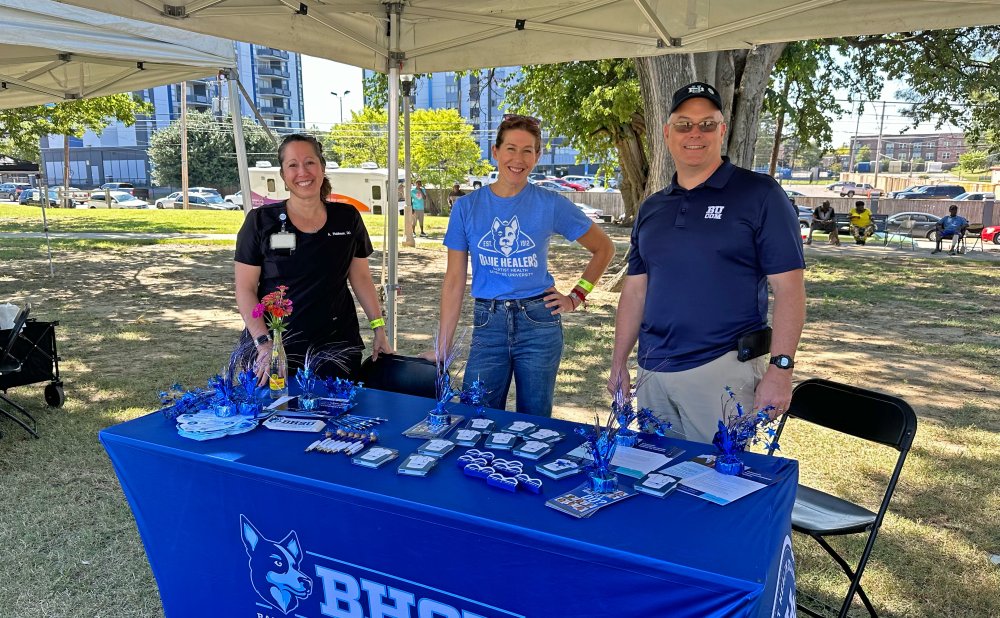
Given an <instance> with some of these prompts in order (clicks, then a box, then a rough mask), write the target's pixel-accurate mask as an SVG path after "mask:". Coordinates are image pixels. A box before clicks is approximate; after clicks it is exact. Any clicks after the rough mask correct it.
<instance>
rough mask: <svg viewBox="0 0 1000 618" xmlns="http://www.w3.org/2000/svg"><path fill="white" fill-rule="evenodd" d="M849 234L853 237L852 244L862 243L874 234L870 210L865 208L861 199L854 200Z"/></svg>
mask: <svg viewBox="0 0 1000 618" xmlns="http://www.w3.org/2000/svg"><path fill="white" fill-rule="evenodd" d="M850 229H851V236H853V237H854V244H857V245H863V244H865V241H866V240H868V239H869V238H870V237H871V236H872V235H873V234H875V224H874V223H873V222H872V211H870V210H868V209H867V208H865V203H864V201H863V200H858V201H856V202H854V210H852V211H851V228H850Z"/></svg>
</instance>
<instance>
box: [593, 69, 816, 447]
mask: <svg viewBox="0 0 1000 618" xmlns="http://www.w3.org/2000/svg"><path fill="white" fill-rule="evenodd" d="M663 135H664V138H665V140H666V142H667V148H668V150H669V151H670V155H671V157H673V160H674V163H675V164H676V167H677V173H676V174H675V175H674V178H673V181H672V182H671V184H670V186H668V187H667V188H666V189H664V190H662V191H659V192H658V193H655V194H653V195H651V196H650V197H649V198H648V199H647V200H646V201H645V202H643V204H642V206H641V207H640V208H639V215H638V217H637V218H636V222H635V227H634V228H633V230H632V247H631V252H630V253H629V263H628V277H627V278H626V280H625V286H624V288H623V290H622V294H621V298H620V300H619V302H618V316H617V319H616V324H615V347H614V353H613V356H612V369H611V378H610V379H609V381H608V389H609V390H611V391H612V392H614V390H615V389H616V388H617V387H619V386H621V387H622V388H624V389H626V390H627V389H628V388H629V385H630V379H631V378H630V376H629V371H628V366H627V365H628V357H629V355H630V354H631V353H632V348H633V347H634V346H635V343H636V341H637V340H638V342H639V352H638V361H639V373H638V376H637V378H636V382H637V384H638V398H639V403H640V404H641V405H642V406H644V407H648V408H651V409H652V410H653V411H654V412H656V413H657V415H659V416H660V417H661V418H663V419H665V420H668V421H670V422H671V423H673V427H674V429H675V430H676V431H677V432H679V433H681V434H682V435H683V436H684V437H685V438H687V439H688V440H694V441H697V442H711V441H712V437H713V436H714V435H715V432H716V430H717V423H718V421H719V419H720V418H721V417H722V405H721V402H722V396H723V394H724V389H725V387H726V386H729V387H731V388H732V389H733V391H734V392H735V393H736V398H737V399H738V400H739V401H740V402H741V403H743V405H744V407H749V406H750V404H751V403H752V404H753V407H754V409H755V410H756V409H762V408H764V407H765V406H768V405H772V406H774V408H775V412H774V413H773V414H781V413H783V412H784V411H785V410H786V409H787V408H788V404H789V402H790V401H791V398H792V367H793V366H794V356H795V349H796V347H797V346H798V342H799V336H800V335H801V333H802V324H803V322H804V320H805V286H804V283H803V269H804V268H805V261H804V260H803V257H802V239H801V236H800V232H799V223H798V218H797V216H796V214H795V212H794V209H793V208H790V207H789V205H788V198H787V197H786V196H785V193H784V191H782V189H781V187H780V186H779V185H778V184H777V183H776V182H775V181H774V179H772V178H770V177H769V176H766V175H763V174H756V173H754V172H751V171H749V170H745V169H742V168H739V167H736V166H735V165H733V164H732V163H730V162H729V160H728V158H725V157H723V156H722V145H723V141H724V139H725V135H726V124H725V119H724V117H723V114H722V100H721V98H720V97H719V94H718V92H717V91H716V89H715V88H714V87H713V86H711V85H709V84H705V83H700V82H697V83H693V84H690V85H688V86H685V87H683V88H681V89H680V90H678V91H677V92H676V93H674V98H673V105H672V106H671V108H670V116H669V118H668V121H667V126H665V127H664V128H663ZM768 284H770V286H771V289H772V290H773V291H774V318H773V329H774V332H773V336H772V337H771V343H770V347H769V348H768V347H767V346H766V344H765V345H762V346H758V347H759V348H760V349H758V350H756V352H755V353H756V354H759V356H757V357H756V358H751V359H749V360H746V361H745V362H741V361H740V360H738V358H737V356H738V355H737V342H738V341H739V340H740V338H741V337H742V336H744V335H747V334H749V333H753V332H755V331H759V330H760V329H763V328H765V327H766V326H767V304H768V292H767V287H768ZM766 352H770V354H771V361H770V365H768V364H767V363H766V362H765V360H764V356H763V354H764V353H766Z"/></svg>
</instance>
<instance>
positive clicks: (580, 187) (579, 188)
mask: <svg viewBox="0 0 1000 618" xmlns="http://www.w3.org/2000/svg"><path fill="white" fill-rule="evenodd" d="M545 180H547V181H549V182H554V183H557V184H560V185H562V186H564V187H569V188H570V189H572V190H573V191H586V190H587V188H586V187H584V186H583V185H578V184H576V183H575V182H570V181H568V180H566V179H565V178H557V177H555V176H549V177H548V178H546V179H545Z"/></svg>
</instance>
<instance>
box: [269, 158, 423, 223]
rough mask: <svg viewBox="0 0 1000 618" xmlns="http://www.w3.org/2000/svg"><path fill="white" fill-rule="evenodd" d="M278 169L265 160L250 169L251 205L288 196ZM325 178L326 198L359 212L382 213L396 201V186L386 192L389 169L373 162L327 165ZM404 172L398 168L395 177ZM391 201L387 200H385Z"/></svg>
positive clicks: (402, 175) (400, 177)
mask: <svg viewBox="0 0 1000 618" xmlns="http://www.w3.org/2000/svg"><path fill="white" fill-rule="evenodd" d="M280 171H281V170H280V168H278V167H275V166H273V165H271V164H270V162H268V161H258V162H257V165H256V167H252V168H250V192H251V204H252V205H253V207H254V208H257V207H259V206H263V205H264V204H274V203H275V202H280V201H282V200H286V199H288V195H289V193H288V187H286V186H285V182H284V181H283V180H282V179H281V174H280V173H279V172H280ZM326 177H327V178H329V179H330V184H331V185H332V187H333V191H332V192H331V193H330V195H329V196H327V199H328V200H330V201H333V202H343V203H345V204H350V205H352V206H354V207H355V208H357V209H358V210H359V211H361V212H363V213H371V214H376V215H378V214H382V213H383V212H385V206H386V204H387V203H391V202H396V201H397V200H396V196H397V193H396V191H397V190H396V188H395V187H392V189H391V191H390V187H389V183H388V179H389V170H387V169H386V168H384V167H378V166H377V165H376V164H374V163H362V164H361V167H338V166H337V164H336V163H330V164H327V168H326ZM404 178H405V172H404V171H403V170H399V179H400V180H403V179H404ZM387 200H391V202H387Z"/></svg>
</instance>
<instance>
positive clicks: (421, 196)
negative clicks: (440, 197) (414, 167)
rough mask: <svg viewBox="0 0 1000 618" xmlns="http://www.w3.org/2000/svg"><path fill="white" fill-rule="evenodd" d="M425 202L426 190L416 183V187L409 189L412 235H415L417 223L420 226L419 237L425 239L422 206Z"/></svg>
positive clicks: (419, 183) (418, 182)
mask: <svg viewBox="0 0 1000 618" xmlns="http://www.w3.org/2000/svg"><path fill="white" fill-rule="evenodd" d="M426 202H427V190H426V189H424V183H422V182H420V181H419V180H418V181H417V185H416V186H415V187H413V188H412V189H410V203H411V205H412V207H413V235H414V236H416V235H417V223H419V224H420V235H421V236H423V237H424V238H427V234H426V233H425V232H424V206H425V204H426Z"/></svg>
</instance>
